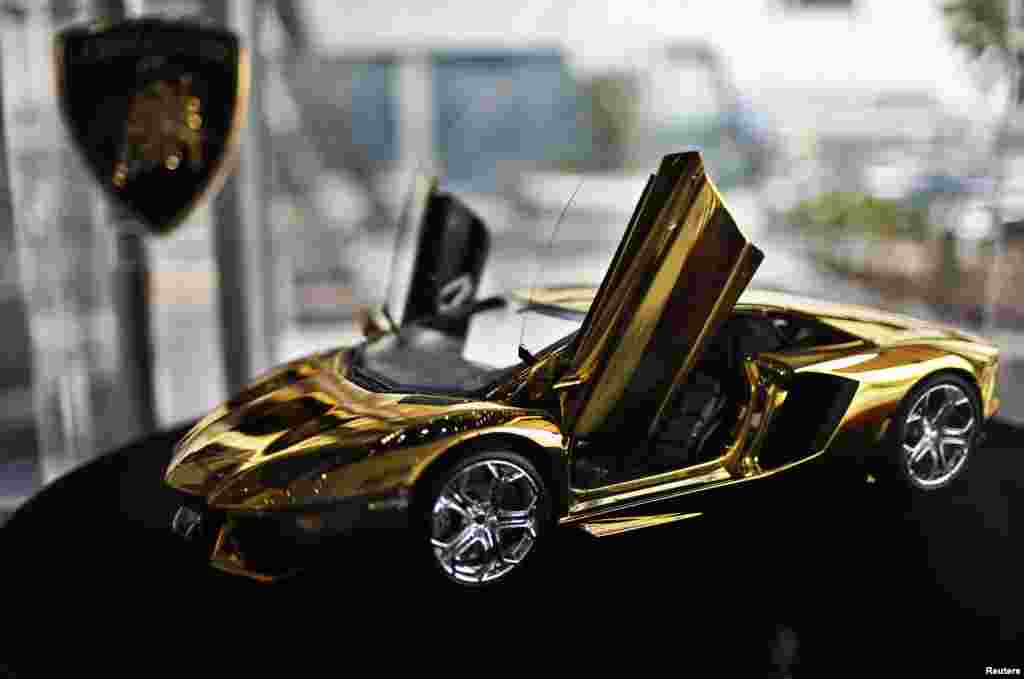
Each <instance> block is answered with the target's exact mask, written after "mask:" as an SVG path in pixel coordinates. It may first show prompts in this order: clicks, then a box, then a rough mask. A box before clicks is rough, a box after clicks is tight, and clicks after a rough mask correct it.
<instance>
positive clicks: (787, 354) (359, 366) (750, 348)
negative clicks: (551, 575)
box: [166, 151, 998, 586]
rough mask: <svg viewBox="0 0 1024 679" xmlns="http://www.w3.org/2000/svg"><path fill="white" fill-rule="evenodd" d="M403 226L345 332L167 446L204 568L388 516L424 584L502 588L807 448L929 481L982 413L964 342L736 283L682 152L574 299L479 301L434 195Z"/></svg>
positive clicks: (452, 217) (267, 567)
mask: <svg viewBox="0 0 1024 679" xmlns="http://www.w3.org/2000/svg"><path fill="white" fill-rule="evenodd" d="M403 223H404V226H403V228H402V230H401V231H400V233H401V237H400V242H399V246H398V248H397V251H396V259H395V262H396V264H395V265H394V274H395V275H394V279H393V280H394V281H395V284H394V285H393V286H392V290H391V291H390V293H389V297H388V300H389V301H388V303H387V304H386V305H384V306H383V307H381V308H379V309H376V310H374V311H373V312H371V313H368V314H367V316H366V322H365V331H366V341H364V342H362V343H360V344H358V345H357V346H353V347H346V348H339V349H333V350H330V351H325V352H323V353H319V354H316V355H312V356H309V357H306V358H303V359H301V360H297V361H293V362H291V363H288V364H287V365H284V366H282V367H280V368H278V369H276V370H274V371H272V372H271V373H269V374H268V375H266V376H265V377H263V378H262V379H260V380H259V381H257V382H255V383H254V384H253V385H251V386H250V387H249V388H247V389H246V390H245V391H244V392H243V393H241V394H238V395H237V396H235V397H234V398H233V399H231V400H230V401H228V402H227V403H225V404H224V405H222V406H220V407H219V408H217V409H216V410H214V411H213V412H212V413H210V414H209V415H207V416H206V417H205V418H204V419H203V420H202V421H201V422H199V423H198V424H197V425H196V426H195V427H194V428H193V429H192V431H191V432H189V433H188V434H187V435H186V436H185V437H184V438H183V439H182V440H181V442H180V443H179V444H178V446H177V449H176V451H175V454H174V457H173V459H172V460H171V463H170V466H169V467H168V468H167V471H166V482H167V483H168V484H170V485H171V486H172V487H173V488H175V489H176V490H177V491H180V493H181V496H182V506H181V508H180V509H179V510H178V512H177V513H176V515H175V516H174V520H173V529H174V530H175V531H176V532H177V533H179V534H180V535H182V536H184V537H186V538H189V539H191V540H193V541H195V542H196V543H197V544H200V545H204V548H205V549H206V550H208V552H207V554H208V556H209V559H210V562H211V563H212V565H214V566H215V567H217V568H220V569H222V570H225V571H228V572H231V573H237V574H242V575H246V576H250V577H253V578H256V579H259V580H273V579H275V578H278V577H281V576H284V575H288V574H290V573H293V572H295V571H296V570H298V569H300V568H301V567H302V566H303V564H308V563H309V559H311V558H312V559H315V558H316V557H315V554H316V550H317V549H318V548H320V547H321V546H322V545H324V544H325V543H326V542H328V541H329V540H332V539H334V538H335V537H337V536H342V535H345V534H350V533H351V532H352V531H354V530H357V529H358V530H364V529H366V528H368V527H371V526H374V527H377V526H379V527H383V526H398V527H401V528H402V530H400V531H398V532H396V533H395V534H394V535H395V538H396V539H402V540H408V541H411V545H410V546H411V548H412V549H413V551H414V553H415V554H416V555H417V558H419V559H420V560H421V565H422V567H423V568H425V569H426V570H427V571H428V572H430V571H432V572H434V573H436V575H437V576H438V578H439V580H440V581H441V582H444V581H450V582H452V583H456V584H458V585H464V586H480V585H487V584H492V583H497V582H502V581H505V580H506V579H507V578H509V577H516V576H517V575H518V574H519V573H520V572H521V571H523V570H524V569H525V568H528V567H529V564H530V563H531V561H535V560H536V554H537V553H538V551H539V550H542V549H544V545H545V543H546V542H547V541H549V540H552V539H554V538H555V536H556V535H557V534H558V533H559V531H564V530H567V529H571V528H576V529H580V530H583V531H586V532H588V533H590V534H592V535H594V536H597V537H606V536H611V535H616V534H619V533H623V532H625V531H631V530H635V529H640V528H646V527H651V526H657V525H662V524H667V523H671V522H675V521H679V520H682V519H686V518H689V517H692V516H695V515H698V514H699V513H700V511H701V510H700V506H701V503H702V502H704V501H705V500H707V499H708V498H709V495H708V494H709V493H719V492H734V493H739V492H743V490H742V489H744V488H746V487H747V486H749V485H750V484H751V483H752V482H754V483H756V482H757V481H759V480H761V479H771V478H773V477H775V476H776V475H777V474H781V473H784V472H786V471H787V470H789V469H792V468H794V467H796V466H797V465H801V464H803V463H805V462H807V461H809V460H812V459H815V458H819V457H821V456H828V457H829V458H830V459H857V460H860V459H864V460H867V461H869V462H870V461H875V462H877V463H878V464H877V465H876V467H875V468H873V472H872V473H873V474H875V475H876V476H877V478H878V479H879V480H880V481H881V480H883V479H885V480H887V482H890V483H893V482H902V483H904V484H906V485H907V486H908V488H909V489H910V491H911V492H924V491H928V492H930V491H936V490H938V489H940V488H943V487H944V486H947V485H948V484H949V483H950V482H951V481H953V480H954V479H955V478H957V476H958V475H959V474H961V473H962V472H963V470H964V466H965V465H966V464H967V461H968V458H969V457H970V456H971V453H972V451H973V450H974V449H975V448H976V446H977V443H978V440H979V435H980V433H981V430H982V427H983V425H984V423H985V421H986V420H987V419H988V418H990V417H991V416H992V414H993V413H994V412H995V411H996V409H997V407H998V399H997V397H996V393H995V389H996V385H995V381H996V371H997V358H998V355H997V350H996V348H995V347H993V346H992V344H990V343H989V342H986V341H985V340H982V339H980V338H978V337H974V336H971V335H968V334H966V333H964V332H961V331H959V330H956V329H954V328H948V327H942V326H938V325H934V324H931V323H926V322H922V321H917V320H914V319H911V318H907V317H904V316H900V315H893V314H888V313H882V312H879V311H874V310H871V309H866V308H860V307H854V306H848V305H842V304H831V303H825V302H819V301H815V300H811V299H802V298H798V297H793V296H790V295H786V294H781V293H773V292H759V291H754V290H750V291H746V290H745V288H746V287H747V283H748V282H749V281H750V280H751V277H752V276H753V274H754V271H755V270H756V269H757V267H758V265H759V263H760V262H761V260H762V257H763V255H762V253H761V251H760V250H758V248H757V247H755V246H754V245H752V244H751V243H750V242H748V241H747V240H746V238H745V237H744V236H743V234H742V233H741V232H740V231H739V229H737V227H736V224H735V223H734V222H733V220H732V218H731V217H730V215H729V212H728V211H727V210H726V208H725V206H724V205H723V204H722V199H721V196H720V195H719V193H718V191H717V190H716V188H715V187H714V185H713V184H712V182H711V181H710V180H709V178H708V177H707V175H706V174H705V171H704V167H703V161H702V159H701V156H700V154H699V153H697V152H693V151H688V152H684V153H678V154H673V155H669V156H666V157H665V158H664V160H663V161H662V163H661V167H660V168H659V169H658V172H657V174H656V175H654V176H652V177H651V178H650V180H649V181H648V183H647V186H646V188H645V189H644V191H643V194H642V195H641V196H640V200H639V203H638V205H637V207H636V209H635V212H634V213H633V216H632V218H631V220H630V222H629V225H628V228H627V229H626V233H625V236H624V237H623V239H622V241H621V243H620V244H619V246H618V250H617V251H616V253H615V256H614V258H613V259H612V263H611V265H610V266H609V268H608V269H607V272H606V274H605V276H604V280H603V282H602V283H601V285H600V287H598V288H596V289H595V288H587V287H562V288H547V289H539V290H532V291H524V292H522V293H512V294H508V295H501V296H496V297H490V298H487V299H477V298H476V290H477V288H478V282H479V281H480V275H481V272H482V270H483V263H484V260H485V259H486V254H487V251H488V247H489V237H488V235H487V231H486V229H485V228H484V225H483V224H482V223H481V222H480V220H479V219H478V218H477V217H476V216H475V215H474V214H473V213H472V212H471V211H470V210H468V209H467V208H466V207H465V206H464V205H463V204H462V203H460V202H459V201H458V200H457V199H456V198H455V197H453V196H451V195H448V194H445V193H442V192H440V191H438V190H437V187H436V184H434V183H432V182H428V181H421V182H420V183H419V184H417V187H416V189H415V190H414V191H413V193H412V197H411V198H410V200H409V202H408V203H407V205H406V209H405V213H404V215H403ZM527 316H529V317H530V319H531V320H530V321H529V322H530V324H531V325H530V333H529V336H530V338H531V339H530V341H529V342H527V341H525V340H524V339H521V338H523V337H525V336H526V334H527V333H525V332H524V331H523V330H521V329H520V327H521V324H522V320H523V319H524V318H526V317H527ZM538 337H540V338H541V339H539V340H538V339H537V338H538ZM517 338H520V339H519V341H518V342H517ZM530 343H532V346H531V345H530ZM481 347H483V350H481Z"/></svg>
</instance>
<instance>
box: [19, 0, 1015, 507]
mask: <svg viewBox="0 0 1024 679" xmlns="http://www.w3.org/2000/svg"><path fill="white" fill-rule="evenodd" d="M944 7H946V9H944ZM958 8H959V11H955V10H957V9H958ZM152 12H160V13H172V14H184V15H202V16H206V17H207V18H211V19H213V20H215V21H217V22H220V23H223V24H226V25H229V26H231V27H233V28H234V29H235V30H237V31H239V32H240V33H241V34H242V35H243V36H244V39H245V41H246V43H247V44H248V45H249V46H250V47H251V49H252V51H253V55H254V70H253V74H254V83H253V85H254V87H253V102H252V106H251V115H250V120H249V122H248V127H247V130H246V132H245V135H244V138H243V142H242V144H243V151H242V160H241V164H240V166H239V169H238V171H237V172H236V175H235V176H234V178H233V180H232V181H231V182H230V183H229V184H228V186H227V187H226V188H225V190H224V192H222V194H221V195H220V196H218V197H217V198H216V199H215V200H214V201H213V202H212V203H211V204H210V205H207V206H205V207H204V208H203V209H201V210H199V211H198V212H197V213H196V215H194V216H193V217H192V218H191V219H190V220H189V221H188V222H187V223H186V224H185V225H184V226H183V227H182V228H181V229H180V230H179V231H177V232H176V233H174V234H173V235H171V236H168V237H165V238H161V239H153V240H149V241H143V240H141V239H139V238H137V237H132V236H127V235H124V232H123V231H119V230H116V229H114V228H112V226H113V225H114V223H116V222H117V221H118V220H121V219H124V217H123V216H121V215H119V214H118V213H117V211H116V210H115V209H113V208H112V207H111V206H110V205H108V204H107V203H106V201H105V200H104V199H103V198H102V197H101V196H100V195H99V194H98V191H97V190H96V189H94V188H93V186H92V184H91V182H90V181H89V180H88V178H87V176H86V174H85V170H84V168H83V166H82V164H81V162H80V161H79V160H78V158H77V156H76V155H75V153H74V151H73V149H72V148H71V147H70V145H69V142H68V139H67V135H66V132H65V130H64V127H63V126H62V124H61V122H60V121H59V119H58V116H57V103H56V100H55V98H54V95H53V88H52V73H51V67H52V55H51V41H52V37H53V35H54V33H55V31H57V30H58V29H59V28H60V27H62V26H63V25H66V24H67V23H70V22H77V21H83V20H88V19H95V18H113V19H116V18H118V17H120V16H125V15H129V16H135V15H139V14H142V13H152ZM1018 16H1019V12H1018V11H1017V10H1016V9H1014V6H1013V3H1006V2H1002V1H998V2H997V1H995V0H991V1H990V0H963V1H961V2H944V3H940V2H938V1H937V0H906V1H904V2H899V3H894V2H885V1H884V0H721V1H720V2H717V3H704V2H696V1H689V2H687V1H683V2H679V1H678V0H677V1H676V2H661V1H658V0H652V1H650V2H637V1H636V0H631V1H629V2H626V1H625V0H599V1H596V2H586V3H583V2H580V3H564V2H563V3H559V2H550V1H544V2H539V1H534V0H525V1H524V2H521V3H519V4H518V5H517V6H516V7H515V8H511V7H509V8H502V9H497V8H495V7H494V6H492V5H490V4H488V3H480V2H470V1H468V0H449V1H448V2H445V3H409V2H397V1H394V0H378V2H375V3H364V4H359V5H356V3H344V2H333V1H330V0H307V1H301V0H259V1H253V2H249V1H247V0H223V1H222V2H221V1H215V0H194V1H192V2H186V1H175V0H134V1H127V2H119V1H117V0H91V1H90V0H81V1H75V0H52V1H50V2H44V1H42V0H40V1H38V2H35V1H30V0H5V1H4V2H0V30H2V47H3V49H2V52H0V74H2V78H0V85H2V87H0V96H2V108H0V115H2V121H0V122H2V129H3V135H0V160H2V162H0V255H2V258H0V262H2V264H3V269H2V271H3V276H2V277H0V314H2V316H0V319H2V321H3V327H4V328H5V332H4V333H3V335H2V342H3V350H2V353H0V406H2V407H0V441H2V445H0V511H3V510H7V511H9V510H10V509H11V508H13V507H15V506H17V504H18V503H20V502H22V501H23V500H24V499H25V498H26V497H27V496H28V495H30V494H31V493H32V492H34V490H35V489H36V488H38V487H39V485H40V484H42V483H46V482H48V481H51V480H52V479H54V478H56V477H58V476H60V475H61V474H63V473H66V472H67V471H68V470H69V469H71V468H73V467H75V466H76V465H79V464H82V463H83V462H85V461H87V460H89V459H91V458H93V457H95V456H97V455H100V454H102V453H103V452H106V451H108V450H110V449H112V448H114V447H116V446H119V445H122V444H124V443H126V442H128V441H130V440H133V439H135V438H137V437H139V436H142V435H144V434H145V433H146V432H148V431H151V430H153V429H154V428H167V427H171V426H174V425H178V424H181V423H185V422H188V421H189V420H191V419H192V418H195V417H196V416H198V415H200V414H201V413H203V412H204V411H206V410H208V409H209V408H211V407H212V406H214V405H215V404H216V403H217V402H219V401H221V400H222V399H224V398H225V397H226V396H227V395H228V393H229V392H230V391H232V390H233V389H235V388H237V387H238V386H239V385H240V384H241V383H243V382H245V381H246V380H248V379H249V378H251V377H253V376H254V375H255V374H256V373H258V372H261V371H263V370H264V369H266V368H268V367H269V366H271V365H272V364H275V363H278V362H281V361H283V360H286V359H288V358H290V357H293V356H297V355H300V354H303V353H307V352H309V351H313V350H319V349H324V348H327V347H330V346H335V345H338V344H342V343H345V342H349V341H354V340H355V339H356V338H357V337H358V333H357V331H356V328H355V326H354V323H353V318H354V314H355V313H356V312H357V311H358V309H359V308H360V307H361V306H363V305H365V304H369V303H374V302H379V301H382V299H383V297H384V295H385V293H386V289H387V282H388V277H389V267H390V256H391V251H392V247H393V237H394V225H395V222H396V218H397V212H398V209H399V206H400V204H401V201H402V199H403V197H404V194H405V190H406V187H407V186H408V184H409V180H410V179H411V176H412V174H413V173H414V172H416V171H429V172H434V173H436V174H438V175H440V176H441V177H442V180H443V183H444V185H446V186H447V187H448V188H449V189H450V190H453V191H456V192H458V193H460V195H462V196H463V197H464V198H465V199H466V201H467V202H468V203H469V204H470V205H471V206H472V207H473V208H474V209H475V210H476V211H478V212H479V213H480V214H481V216H483V217H484V218H485V220H486V221H487V222H488V224H489V227H490V229H491V231H492V232H493V233H494V236H495V248H494V252H493V255H492V259H491V263H490V265H489V267H490V268H489V270H488V273H487V278H486V279H485V285H486V286H489V287H491V288H493V289H499V288H508V287H520V286H522V285H524V284H528V282H529V281H527V280H525V279H526V278H527V277H528V276H529V277H532V279H533V280H540V281H542V282H549V283H553V282H564V281H569V280H580V279H581V280H589V281H594V282H597V281H599V280H600V276H601V274H602V273H603V269H604V266H605V265H606V264H607V261H608V259H609V258H610V256H611V253H612V250H613V248H614V245H615V243H616V242H617V241H618V239H619V237H620V235H621V233H622V229H623V228H624V226H625V222H626V220H627V219H628V216H629V214H630V212H631V211H632V208H633V204H634V201H635V200H636V197H637V196H638V195H639V192H640V190H641V188H642V186H643V183H644V181H645V179H646V176H647V173H649V172H650V171H652V170H653V168H654V167H655V166H656V163H657V162H658V160H659V159H660V157H661V156H662V155H664V154H666V153H669V152H672V151H677V150H680V149H682V148H685V147H691V146H696V147H699V148H701V149H702V150H703V151H704V154H705V158H706V162H707V165H708V168H709V171H710V174H711V175H712V177H714V178H715V180H716V181H717V183H718V184H719V186H720V188H722V189H723V191H724V192H725V193H726V197H727V201H728V202H729V203H730V205H731V207H732V209H733V211H734V212H735V213H736V215H737V217H738V218H739V219H740V220H742V222H743V223H744V226H745V231H746V232H747V233H748V235H750V236H751V238H752V239H753V240H755V241H756V242H758V244H759V245H760V246H761V247H762V249H763V250H764V251H765V252H766V254H767V259H766V262H765V264H764V265H763V266H762V270H761V271H760V272H759V274H758V277H757V279H756V281H757V284H759V285H760V286H762V287H773V288H779V289H786V290H790V291H795V292H805V293H813V294H816V295H819V296H823V297H826V298H833V299H840V300H846V301H858V302H865V303H869V304H873V305H877V306H881V307H884V308H889V309H893V310H897V311H904V312H910V313H912V314H916V315H918V316H921V317H925V318H934V319H941V320H945V321H949V322H952V323H955V324H959V325H962V326H964V327H966V328H969V329H974V330H979V331H983V332H984V333H986V334H989V335H991V336H993V337H994V338H995V339H997V340H998V342H999V343H1000V345H1001V347H1002V350H1003V351H1004V352H1005V356H1006V359H1005V360H1004V363H1003V375H1002V382H1001V388H1002V392H1003V394H1004V400H1003V404H1004V406H1003V407H1004V411H1003V416H1004V417H1006V418H1010V419H1017V420H1021V421H1024V393H1019V391H1020V390H1019V388H1018V387H1017V380H1016V375H1017V373H1018V372H1019V371H1020V370H1022V369H1024V304H1022V302H1021V301H1020V297H1019V296H1017V295H1015V294H1014V290H1015V289H1017V288H1018V287H1020V283H1022V282H1024V280H1021V281H1018V278H1019V277H1020V276H1021V275H1022V274H1021V273H1020V272H1021V271H1022V268H1021V266H1020V265H1019V262H1020V260H1024V227H1022V226H1021V225H1022V224H1024V145H1022V143H1021V142H1022V141H1024V134H1022V133H1024V126H1022V125H1021V123H1020V118H1019V116H1018V115H1017V114H1016V109H1017V102H1018V100H1019V98H1020V97H1019V92H1020V88H1019V86H1018V84H1017V82H1016V79H1017V78H1018V77H1019V67H1018V65H1017V64H1018V61H1019V60H1018V59H1017V55H1016V52H1015V51H1014V48H1013V44H1014V43H1013V41H1012V40H1009V39H1007V40H1001V38H1000V36H1003V35H1004V34H1006V35H1010V34H1012V33H1013V32H1012V31H1011V30H1009V29H1010V28H1012V26H1013V25H1014V24H1015V22H1016V21H1017V17H1018ZM979 17H980V18H979ZM985 17H990V18H992V17H994V18H992V21H991V23H992V25H993V26H995V28H994V29H993V31H994V33H991V36H990V37H989V38H987V39H986V38H985V37H984V36H985V35H987V34H986V33H985V31H984V30H982V29H984V28H985V27H986V24H985V23H984V19H985ZM976 19H977V21H976ZM1000 21H1001V22H1002V23H1001V24H1000V23H999V22H1000ZM972 22H973V23H972ZM1000 31H1003V33H1000ZM978 36H982V37H980V38H979V37H978ZM1004 37H1005V36H1004ZM574 192H576V199H575V200H574V201H573V204H572V208H571V210H569V211H568V213H567V216H566V218H565V220H564V224H563V225H561V226H560V227H559V230H558V238H557V239H555V240H554V241H553V242H552V234H553V225H554V223H555V221H556V219H557V217H558V215H559V214H560V212H561V211H562V208H563V207H564V206H565V204H566V201H567V200H568V199H569V197H570V196H571V195H572V194H573V193H574ZM538 272H539V273H538Z"/></svg>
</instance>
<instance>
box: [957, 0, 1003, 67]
mask: <svg viewBox="0 0 1024 679" xmlns="http://www.w3.org/2000/svg"><path fill="white" fill-rule="evenodd" d="M942 12H943V14H945V16H946V22H947V23H948V25H949V30H950V33H951V34H952V37H953V42H955V43H956V44H957V45H961V46H962V47H966V48H967V49H968V50H970V51H971V53H972V54H974V56H978V55H980V54H981V53H982V52H984V51H985V49H986V48H988V47H998V48H1000V49H1003V50H1006V49H1009V48H1010V46H1011V45H1010V33H1009V30H1008V18H1007V6H1006V0H951V1H950V2H947V3H946V4H944V5H943V6H942Z"/></svg>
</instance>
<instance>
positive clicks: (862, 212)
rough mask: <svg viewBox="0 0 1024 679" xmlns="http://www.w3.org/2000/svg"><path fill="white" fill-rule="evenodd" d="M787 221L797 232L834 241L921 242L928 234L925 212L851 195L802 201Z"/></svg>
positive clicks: (838, 194) (884, 200) (895, 203)
mask: <svg viewBox="0 0 1024 679" xmlns="http://www.w3.org/2000/svg"><path fill="white" fill-rule="evenodd" d="M787 217H788V221H789V223H790V224H792V225H793V226H795V227H797V228H803V229H807V230H810V231H814V232H817V233H821V234H823V235H830V236H835V237H842V236H866V237H872V238H915V239H919V240H923V239H925V238H926V237H927V236H928V233H929V231H930V227H929V224H928V217H927V212H926V211H925V210H923V209H921V208H912V207H907V206H905V205H902V204H901V203H899V202H897V201H895V200H888V199H883V198H875V197H874V196H869V195H866V194H863V193H855V192H842V191H834V192H831V193H823V194H821V195H820V196H816V197H814V198H810V199H808V200H804V201H802V202H801V203H799V204H798V205H796V207H794V208H793V209H792V210H790V212H789V214H788V215H787Z"/></svg>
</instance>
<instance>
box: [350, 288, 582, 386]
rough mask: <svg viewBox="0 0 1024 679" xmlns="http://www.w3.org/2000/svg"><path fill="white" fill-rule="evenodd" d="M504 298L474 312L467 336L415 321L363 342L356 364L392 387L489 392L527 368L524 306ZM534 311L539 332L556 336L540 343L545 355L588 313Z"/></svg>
mask: <svg viewBox="0 0 1024 679" xmlns="http://www.w3.org/2000/svg"><path fill="white" fill-rule="evenodd" d="M499 299H500V303H499V302H498V300H495V302H496V304H495V305H494V306H492V307H491V308H486V309H484V310H481V311H478V312H476V313H473V314H472V315H471V316H470V318H469V333H468V335H467V336H466V339H465V341H463V340H461V339H460V338H458V337H453V336H452V335H450V334H447V333H445V332H443V331H442V330H439V329H438V328H436V327H432V325H431V323H430V322H423V323H411V324H408V325H406V326H404V327H403V328H402V329H401V330H400V331H399V332H398V333H397V334H394V335H387V336H384V337H382V338H380V339H378V340H377V341H375V342H371V343H368V344H366V345H363V347H362V349H361V350H360V351H359V352H358V353H357V355H356V359H355V361H354V363H353V365H354V366H355V367H356V368H357V370H358V371H359V372H360V373H361V374H362V375H363V376H364V377H367V378H369V379H371V380H372V381H374V382H376V383H377V384H375V385H373V386H376V387H380V388H385V389H388V390H395V391H417V392H439V393H445V394H455V395H474V394H477V393H479V392H481V391H486V390H487V389H489V388H490V387H492V386H496V385H497V384H499V383H501V382H503V381H505V380H507V379H510V378H511V377H513V376H514V375H515V374H516V373H517V372H518V371H519V370H520V369H521V368H523V367H525V365H524V363H523V362H522V360H521V359H520V358H519V355H518V345H517V343H516V339H517V338H518V336H519V330H520V325H521V323H522V313H523V309H522V308H520V306H519V304H518V303H517V302H516V300H514V299H511V298H499ZM499 304H500V305H499ZM528 313H531V314H533V315H536V316H538V317H539V318H538V320H536V321H535V322H534V323H533V324H532V325H534V326H535V327H536V329H537V330H538V334H539V333H541V332H543V334H544V335H545V336H546V337H549V338H551V341H550V342H548V343H547V344H546V345H544V346H542V347H538V351H537V352H536V354H537V355H538V356H541V357H543V356H544V355H545V354H546V353H547V352H550V351H552V350H554V349H556V348H558V347H560V346H563V345H564V344H565V343H566V342H568V341H569V339H570V338H571V335H572V333H573V332H574V331H575V330H577V329H578V328H579V326H580V324H581V323H582V322H583V314H573V315H572V316H570V317H565V316H564V315H560V316H559V315H553V314H552V313H550V312H544V311H542V312H536V311H531V312H528Z"/></svg>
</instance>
